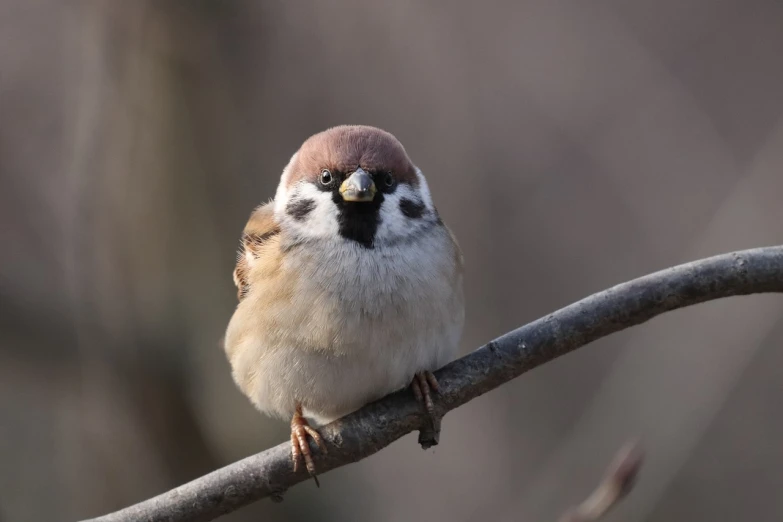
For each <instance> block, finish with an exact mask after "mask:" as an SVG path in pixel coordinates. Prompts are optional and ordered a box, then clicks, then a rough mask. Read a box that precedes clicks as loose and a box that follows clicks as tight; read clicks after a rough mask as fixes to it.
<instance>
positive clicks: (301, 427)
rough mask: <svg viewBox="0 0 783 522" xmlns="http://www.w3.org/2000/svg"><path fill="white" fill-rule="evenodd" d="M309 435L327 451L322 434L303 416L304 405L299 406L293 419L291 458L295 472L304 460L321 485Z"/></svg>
mask: <svg viewBox="0 0 783 522" xmlns="http://www.w3.org/2000/svg"><path fill="white" fill-rule="evenodd" d="M308 436H309V437H310V438H311V439H313V440H314V441H315V443H316V444H317V445H318V448H319V449H320V450H321V451H322V452H323V453H327V451H326V444H324V440H323V438H322V437H321V434H320V433H318V431H316V430H315V429H314V428H312V427H311V426H310V425H309V424H308V423H307V420H306V419H305V418H304V417H303V416H302V407H301V406H297V408H296V412H295V413H294V416H293V418H292V419H291V460H293V462H294V472H297V471H299V464H300V462H301V461H304V464H305V468H307V472H308V473H309V474H310V476H311V477H313V480H315V485H316V486H318V487H320V486H321V484H320V483H319V482H318V477H317V476H316V474H315V462H314V461H313V454H312V451H311V450H310V444H309V441H308V440H307V437H308Z"/></svg>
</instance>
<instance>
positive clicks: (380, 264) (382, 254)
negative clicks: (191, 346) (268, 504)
mask: <svg viewBox="0 0 783 522" xmlns="http://www.w3.org/2000/svg"><path fill="white" fill-rule="evenodd" d="M463 275H464V260H463V255H462V251H461V249H460V247H459V244H458V243H457V240H456V238H455V236H454V234H453V233H452V231H451V230H450V229H449V228H448V227H447V226H446V225H445V224H444V222H443V220H442V219H441V217H440V215H439V213H438V211H437V209H436V207H435V205H434V204H433V200H432V196H431V193H430V189H429V186H428V184H427V181H426V179H425V177H424V175H423V173H422V171H421V169H419V168H418V167H417V166H416V165H414V164H413V163H412V161H411V160H410V158H409V156H408V153H407V151H406V149H405V148H404V147H403V145H402V144H401V143H400V141H399V140H398V139H397V138H396V137H395V136H394V135H392V134H391V133H389V132H387V131H385V130H382V129H380V128H377V127H372V126H367V125H339V126H335V127H331V128H327V129H326V130H324V131H321V132H318V133H316V134H313V135H312V136H310V137H309V138H307V139H306V140H305V141H304V142H303V143H302V144H301V146H300V147H299V149H298V150H297V151H296V152H295V153H294V154H293V156H291V157H290V160H289V161H288V164H287V165H286V166H285V168H284V169H283V171H282V175H281V177H280V182H279V184H278V186H277V190H276V192H275V194H274V198H273V199H272V200H270V201H268V202H266V203H263V204H261V205H259V206H258V207H256V208H255V209H254V210H253V211H252V212H251V214H250V217H249V219H248V221H247V224H246V225H245V228H244V230H243V232H242V235H241V239H240V248H239V251H238V254H237V261H236V266H235V268H234V271H233V280H234V284H235V285H236V288H237V299H238V302H237V304H236V309H235V310H234V313H233V315H232V317H231V319H230V320H229V323H228V326H227V328H226V333H225V336H224V349H225V353H226V356H227V358H228V361H229V363H230V366H231V373H232V377H233V380H234V382H235V383H236V385H237V386H238V388H239V389H240V390H241V392H242V393H244V394H245V395H246V396H247V397H248V398H249V400H250V401H251V403H252V404H253V405H254V406H255V407H256V408H257V409H258V410H259V411H260V412H262V413H264V414H266V415H268V416H271V417H276V418H280V419H283V420H290V423H291V459H292V460H293V468H294V472H297V471H298V470H299V469H300V466H301V465H302V463H304V466H305V467H306V469H307V472H308V473H309V474H310V475H311V476H312V477H313V478H314V479H315V481H316V484H318V479H317V476H316V471H317V469H316V466H315V456H316V454H315V453H314V451H316V450H320V451H321V452H323V453H326V452H327V448H326V445H325V444H324V441H323V438H322V437H321V435H320V433H319V432H318V430H317V428H318V427H321V426H323V425H325V424H327V423H329V422H332V421H333V420H335V419H338V418H340V417H342V416H344V415H346V414H348V413H351V412H353V411H355V410H358V409H359V408H361V407H362V406H364V405H365V404H368V403H370V402H372V401H374V400H377V399H379V398H381V397H383V396H385V395H387V394H389V393H391V392H394V391H398V390H402V389H405V388H407V387H410V389H411V391H412V392H413V395H414V397H415V399H416V400H417V401H418V402H419V403H421V405H422V407H423V409H424V410H425V411H426V413H427V414H429V416H430V417H431V418H433V419H434V402H433V400H434V399H433V397H434V396H436V394H437V392H438V381H437V379H436V378H435V376H434V375H433V373H432V372H434V371H435V370H437V369H439V368H441V367H442V366H444V365H445V364H446V363H448V362H450V361H451V360H453V358H454V357H455V355H456V353H457V350H458V347H459V343H460V338H461V336H462V330H463V325H464V318H465V306H464V293H463ZM308 438H309V439H312V441H313V442H314V443H315V446H314V447H313V448H312V449H311V447H310V444H309V440H308Z"/></svg>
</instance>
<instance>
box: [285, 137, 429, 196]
mask: <svg viewBox="0 0 783 522" xmlns="http://www.w3.org/2000/svg"><path fill="white" fill-rule="evenodd" d="M358 167H361V168H363V169H364V170H366V171H391V172H392V174H393V175H394V177H395V178H396V179H397V181H398V182H401V183H409V184H410V185H413V186H417V185H418V184H419V180H418V178H417V177H416V171H415V169H414V167H413V163H411V160H410V158H408V154H407V153H406V152H405V149H404V148H403V146H402V144H401V143H400V142H399V141H397V138H395V137H394V136H393V135H391V134H390V133H388V132H386V131H384V130H381V129H378V128H375V127H369V126H364V125H341V126H339V127H332V128H331V129H327V130H325V131H323V132H319V133H318V134H315V135H313V136H311V137H310V138H308V139H307V140H306V141H305V142H304V143H303V144H302V146H301V147H300V149H299V153H298V154H297V156H296V159H295V160H294V163H293V164H292V165H291V174H290V177H289V179H288V183H289V185H293V184H294V183H296V182H298V181H301V180H311V181H315V180H316V179H317V178H318V176H319V175H320V173H321V171H322V170H323V169H329V170H333V171H340V172H344V173H349V172H353V171H354V170H356V169H357V168H358Z"/></svg>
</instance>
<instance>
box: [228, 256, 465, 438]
mask: <svg viewBox="0 0 783 522" xmlns="http://www.w3.org/2000/svg"><path fill="white" fill-rule="evenodd" d="M445 254H446V255H449V253H448V252H445ZM345 257H346V256H345V255H342V256H341V258H340V261H341V262H342V264H339V265H338V264H330V263H329V260H328V259H323V258H321V259H319V260H318V265H317V266H318V270H308V267H309V265H308V264H307V263H305V262H300V263H299V264H298V265H296V266H294V267H288V268H289V269H290V270H292V272H294V273H296V274H297V277H296V278H288V279H286V278H285V272H283V274H282V275H278V276H277V279H274V278H271V277H270V278H266V279H263V280H261V281H260V282H259V286H258V287H257V289H256V291H257V294H255V295H249V296H248V298H246V299H245V300H244V301H243V302H242V303H240V305H239V306H238V308H237V311H236V313H235V314H234V317H232V319H231V322H230V324H229V327H228V331H227V333H226V351H227V353H228V356H229V360H230V362H231V366H232V371H233V376H234V380H235V381H236V383H237V384H238V386H239V387H240V389H242V391H243V392H244V393H245V394H246V395H247V396H248V397H249V398H250V400H251V401H252V402H253V403H254V404H255V405H256V407H257V408H258V409H259V410H261V411H263V412H265V413H267V414H270V415H274V416H278V417H281V418H290V416H291V415H292V414H293V412H294V409H295V407H296V405H297V404H301V405H302V406H303V408H304V411H305V414H306V415H307V416H308V417H310V418H311V419H313V420H314V421H315V422H316V423H324V422H327V421H330V420H333V419H335V418H338V417H341V416H343V415H345V414H347V413H350V412H351V411H354V410H356V409H358V408H360V407H361V406H363V405H364V404H366V403H368V402H371V401H373V400H375V399H378V398H380V397H382V396H384V395H386V394H388V393H390V392H392V391H395V390H398V389H400V388H403V387H405V386H407V385H409V384H410V382H411V379H412V378H413V376H414V374H415V373H416V372H420V371H424V370H430V371H432V370H436V369H438V368H440V367H441V366H443V365H444V364H446V363H447V362H449V361H450V360H452V359H453V358H454V357H455V356H456V354H457V350H458V345H459V339H460V336H461V333H462V327H463V320H464V310H463V297H462V281H461V275H460V274H459V273H458V270H459V269H458V267H456V266H455V264H454V263H453V262H449V259H453V256H451V257H446V256H444V260H443V262H442V263H440V264H438V263H429V264H428V265H426V266H423V267H421V268H420V269H417V270H414V271H412V272H411V271H410V264H408V265H406V263H405V260H404V259H403V260H399V259H393V258H390V259H389V260H388V263H387V264H386V265H384V262H383V260H381V261H380V262H379V261H378V260H377V259H374V260H373V264H372V265H371V267H370V268H371V269H363V268H362V266H361V262H362V260H361V259H359V260H357V262H356V263H354V264H351V263H346V259H345ZM430 259H432V258H430ZM400 266H402V267H405V268H407V269H408V272H407V273H405V272H402V271H400V270H399V267H400ZM324 267H326V268H324ZM414 268H415V267H414Z"/></svg>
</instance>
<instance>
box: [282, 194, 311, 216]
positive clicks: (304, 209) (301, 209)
mask: <svg viewBox="0 0 783 522" xmlns="http://www.w3.org/2000/svg"><path fill="white" fill-rule="evenodd" d="M314 208H315V201H313V200H312V199H294V200H292V201H289V202H288V205H286V207H285V212H286V214H288V215H289V216H291V217H292V218H294V219H295V220H297V221H303V220H304V219H305V218H306V217H307V215H308V214H309V213H310V212H312V211H313V209H314Z"/></svg>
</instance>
